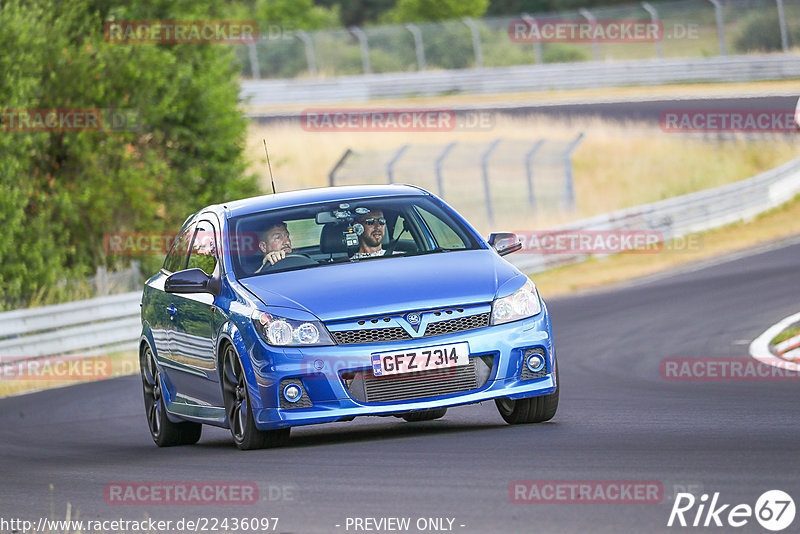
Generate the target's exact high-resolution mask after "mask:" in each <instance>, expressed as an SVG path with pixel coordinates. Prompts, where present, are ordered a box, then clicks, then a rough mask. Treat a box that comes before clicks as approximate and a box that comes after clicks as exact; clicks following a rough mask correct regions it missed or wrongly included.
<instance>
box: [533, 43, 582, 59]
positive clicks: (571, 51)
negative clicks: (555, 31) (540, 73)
mask: <svg viewBox="0 0 800 534" xmlns="http://www.w3.org/2000/svg"><path fill="white" fill-rule="evenodd" d="M588 59H589V54H588V53H587V52H586V51H585V50H583V49H581V48H578V47H577V46H572V45H567V44H560V43H549V44H546V45H544V47H543V50H542V61H544V62H545V63H570V62H572V61H587V60H588Z"/></svg>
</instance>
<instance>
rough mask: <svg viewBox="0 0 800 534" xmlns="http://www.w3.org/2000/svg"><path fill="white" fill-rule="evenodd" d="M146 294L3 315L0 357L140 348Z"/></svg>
mask: <svg viewBox="0 0 800 534" xmlns="http://www.w3.org/2000/svg"><path fill="white" fill-rule="evenodd" d="M141 298H142V292H141V291H134V292H131V293H123V294H121V295H112V296H109V297H100V298H96V299H88V300H79V301H75V302H67V303H65V304H56V305H53V306H42V307H38V308H30V309H24V310H14V311H10V312H4V313H0V359H2V358H13V359H33V358H41V357H45V356H56V355H61V354H72V353H75V354H80V355H86V356H92V355H96V354H107V353H109V352H114V351H118V350H119V351H123V350H136V340H138V339H139V334H140V333H141V331H142V322H141V319H140V317H139V302H141Z"/></svg>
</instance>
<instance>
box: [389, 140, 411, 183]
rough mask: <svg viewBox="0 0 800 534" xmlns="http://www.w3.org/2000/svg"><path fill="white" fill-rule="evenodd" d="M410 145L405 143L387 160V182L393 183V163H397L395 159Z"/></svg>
mask: <svg viewBox="0 0 800 534" xmlns="http://www.w3.org/2000/svg"><path fill="white" fill-rule="evenodd" d="M409 146H411V145H409V144H405V145H403V146H401V147H400V149H399V150H398V151H397V153H396V154H395V155H394V156H392V159H390V160H389V163H387V164H386V180H387V183H390V184H393V183H394V164H395V163H397V160H399V159H400V157H401V156H402V155H403V153H404V152H405V151H406V150H408V147H409Z"/></svg>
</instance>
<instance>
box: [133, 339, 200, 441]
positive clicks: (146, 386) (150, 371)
mask: <svg viewBox="0 0 800 534" xmlns="http://www.w3.org/2000/svg"><path fill="white" fill-rule="evenodd" d="M139 367H140V368H141V371H142V390H143V391H144V410H145V414H146V415H147V425H148V426H149V427H150V436H151V437H152V438H153V441H154V442H155V443H156V445H158V446H159V447H171V446H173V445H192V444H194V443H197V441H198V440H199V439H200V434H201V433H202V431H203V425H201V424H200V423H189V422H184V423H173V422H172V421H170V420H169V418H167V408H166V404H165V401H164V395H163V387H164V386H163V384H164V382H163V379H162V378H161V373H160V372H159V370H158V366H157V365H156V358H155V355H154V354H153V351H152V350H151V349H150V347H149V346H145V349H144V350H143V351H142V352H141V355H140V356H139Z"/></svg>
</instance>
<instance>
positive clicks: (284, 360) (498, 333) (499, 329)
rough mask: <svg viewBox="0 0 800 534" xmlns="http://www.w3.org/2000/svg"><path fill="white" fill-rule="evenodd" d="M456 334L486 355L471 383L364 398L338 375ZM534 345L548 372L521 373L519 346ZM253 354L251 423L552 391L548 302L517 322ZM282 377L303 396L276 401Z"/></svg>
mask: <svg viewBox="0 0 800 534" xmlns="http://www.w3.org/2000/svg"><path fill="white" fill-rule="evenodd" d="M462 341H466V342H468V343H469V351H470V358H478V357H483V358H484V359H485V360H488V361H490V362H491V369H490V371H489V376H488V379H486V381H485V383H481V384H480V385H479V386H478V387H476V388H475V389H470V390H468V391H463V392H458V393H451V394H445V395H438V396H430V397H425V398H421V399H413V400H395V401H391V402H362V401H358V400H356V399H355V398H353V395H352V394H351V393H350V391H349V390H348V387H347V385H346V383H345V381H344V380H343V379H342V373H345V376H348V375H349V374H350V373H353V372H357V371H364V372H371V371H370V370H371V368H372V364H371V359H370V358H371V355H372V353H374V352H382V351H390V350H392V351H393V350H398V351H402V350H406V349H414V348H418V347H424V346H429V345H439V344H447V343H456V342H462ZM535 348H538V349H541V350H542V351H543V352H544V354H545V359H546V362H547V364H546V365H547V367H546V369H547V374H545V375H544V376H542V377H540V378H534V379H529V380H523V379H522V370H523V367H524V365H525V364H524V358H523V354H524V351H525V350H528V349H535ZM251 361H252V362H253V371H254V374H255V377H256V382H257V388H252V387H251V391H254V389H255V390H256V391H257V395H251V403H252V405H253V406H252V407H253V415H254V418H255V422H256V426H257V427H258V428H260V429H262V430H267V429H274V428H282V427H288V426H298V425H308V424H315V423H328V422H334V421H338V420H341V419H344V418H351V417H355V416H363V415H388V414H396V413H402V412H408V411H412V410H425V409H430V408H442V407H450V406H458V405H462V404H472V403H476V402H480V401H485V400H491V399H495V398H498V397H508V398H511V399H520V398H526V397H535V396H539V395H547V394H550V393H553V392H554V391H555V390H556V386H557V384H556V381H555V372H554V371H555V362H554V350H553V340H552V329H551V326H550V319H549V316H548V313H547V309H546V308H545V309H543V311H542V312H541V313H540V314H538V315H537V316H535V317H532V318H529V319H524V320H522V321H515V322H513V323H508V324H504V325H499V326H488V327H485V328H478V329H475V330H469V331H465V332H458V333H455V334H448V335H443V336H434V337H425V338H418V339H413V340H407V341H400V342H387V343H371V344H361V345H337V346H332V347H308V348H302V349H283V350H280V349H278V350H276V349H275V348H274V347H269V346H267V345H264V344H261V343H259V344H257V345H256V346H255V347H254V348H253V353H251ZM395 376H398V375H395ZM287 379H292V380H293V381H299V382H300V383H302V386H303V390H304V397H305V398H304V402H303V403H297V405H296V406H298V407H294V406H291V407H288V406H290V405H288V404H287V403H286V401H285V400H284V401H283V403H281V395H282V388H281V382H282V381H283V382H284V387H285V384H286V380H287ZM256 397H258V398H256ZM282 404H283V407H281V406H282Z"/></svg>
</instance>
